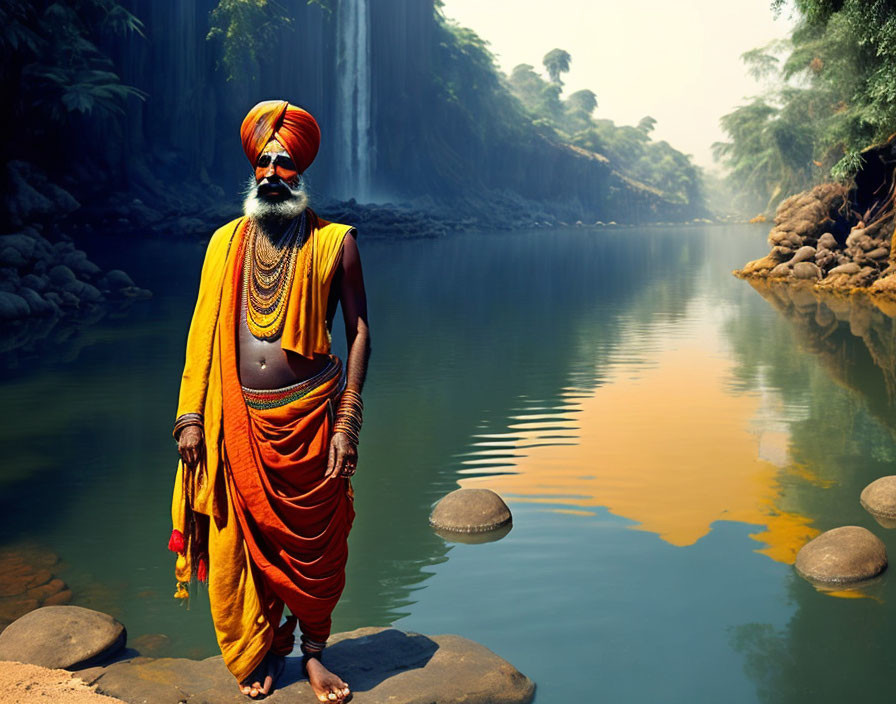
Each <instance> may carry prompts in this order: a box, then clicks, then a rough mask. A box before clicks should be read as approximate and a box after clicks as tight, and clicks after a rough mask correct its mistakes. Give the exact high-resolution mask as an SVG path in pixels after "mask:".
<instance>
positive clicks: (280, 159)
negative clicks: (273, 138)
mask: <svg viewBox="0 0 896 704" xmlns="http://www.w3.org/2000/svg"><path fill="white" fill-rule="evenodd" d="M270 165H271V155H270V154H262V155H261V156H260V157H259V158H258V168H260V169H266V168H268V167H269V166H270ZM274 166H275V167H278V166H279V167H280V168H281V169H289V170H290V171H295V170H296V165H295V164H294V163H293V160H292V159H290V158H289V157H288V156H286V155H284V154H278V155H277V158H276V159H274Z"/></svg>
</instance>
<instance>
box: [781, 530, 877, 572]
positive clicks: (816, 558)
mask: <svg viewBox="0 0 896 704" xmlns="http://www.w3.org/2000/svg"><path fill="white" fill-rule="evenodd" d="M886 567H887V549H886V547H885V546H884V544H883V541H882V540H881V539H880V538H878V537H877V536H876V535H874V534H873V533H872V532H871V531H869V530H867V529H866V528H861V527H860V526H842V527H841V528H834V529H833V530H829V531H826V532H824V533H822V534H821V535H819V536H818V537H817V538H815V539H814V540H810V541H809V542H808V543H806V544H805V545H804V546H803V547H802V548H801V549H800V551H799V553H797V556H796V571H797V572H798V573H799V574H800V576H802V577H804V578H806V579H808V580H809V581H810V582H820V583H823V584H845V583H849V582H861V581H863V580H866V579H871V578H872V577H876V576H877V575H879V574H880V573H881V572H883V571H884V570H885V569H886Z"/></svg>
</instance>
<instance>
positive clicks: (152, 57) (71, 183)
mask: <svg viewBox="0 0 896 704" xmlns="http://www.w3.org/2000/svg"><path fill="white" fill-rule="evenodd" d="M121 4H122V5H124V6H125V7H126V8H127V9H128V10H130V11H131V12H132V13H133V14H134V15H136V16H137V17H138V18H140V20H142V22H143V23H144V33H145V38H144V37H139V36H136V35H130V36H128V37H127V38H122V37H118V38H112V39H108V40H107V42H108V44H107V46H104V47H103V48H104V50H105V51H106V53H107V54H108V55H109V56H110V57H111V58H112V60H113V62H114V64H115V69H116V70H117V72H118V73H119V74H120V76H121V79H122V81H123V82H124V83H126V84H128V85H132V86H135V87H136V88H139V89H140V90H142V91H144V92H145V93H146V95H147V98H146V100H145V101H140V100H138V99H137V98H134V97H130V98H128V104H127V107H126V115H125V118H124V119H123V120H121V121H120V122H119V124H116V123H115V122H114V121H113V120H111V119H109V118H103V119H91V118H90V117H88V118H83V119H79V120H76V121H73V123H72V125H71V129H72V131H73V135H75V136H77V140H76V142H77V145H78V146H77V147H76V151H80V152H81V154H80V156H81V157H87V158H86V159H85V158H79V159H76V160H75V161H76V163H78V164H82V166H81V167H79V168H80V169H81V170H80V171H79V170H78V168H75V169H74V170H73V172H72V174H71V177H70V178H69V180H68V182H67V183H66V187H69V188H74V189H75V190H76V191H77V192H76V196H77V197H79V198H80V199H81V200H82V202H90V201H91V194H90V193H89V192H88V191H89V189H90V188H91V185H87V184H92V187H94V188H95V191H94V195H96V194H98V193H102V192H106V191H108V186H107V184H108V181H111V182H112V183H113V184H114V186H115V187H116V188H118V187H120V188H121V189H122V190H124V191H126V192H132V193H134V194H136V195H137V196H139V197H141V198H142V199H143V200H144V201H146V200H147V199H149V200H150V201H156V202H157V203H158V204H159V205H160V206H162V207H163V209H164V207H165V206H167V205H168V204H167V203H166V202H165V201H168V202H171V201H175V203H174V204H173V208H172V209H174V210H179V211H180V212H183V213H189V211H190V210H191V209H194V208H197V207H198V204H201V203H202V202H203V200H214V199H217V200H220V199H221V198H222V197H223V198H225V199H227V200H231V201H233V200H235V199H236V198H237V196H238V194H239V192H240V190H241V189H242V187H243V184H244V182H245V179H246V178H248V176H249V175H250V173H251V172H250V169H249V165H248V163H247V162H246V160H245V157H244V155H243V153H242V149H241V146H240V140H239V125H240V123H241V121H242V119H243V117H244V115H245V114H246V112H247V111H248V109H249V108H250V107H251V106H252V105H254V104H255V103H256V102H258V101H259V100H265V99H271V98H283V99H287V100H290V101H291V102H294V103H297V104H299V105H301V106H303V107H305V108H307V109H308V110H309V111H310V112H311V113H312V114H313V115H314V116H315V117H316V118H317V119H318V121H319V123H320V125H321V128H322V144H321V150H320V153H319V156H318V158H317V160H316V161H315V163H314V165H313V166H312V167H311V169H310V170H309V179H310V183H311V187H312V193H313V195H314V196H316V197H319V196H329V195H331V194H332V193H334V192H337V191H336V186H337V184H339V183H344V182H345V179H344V174H343V173H340V170H344V169H345V167H344V166H340V163H339V160H338V155H337V151H338V148H337V143H338V140H339V134H340V131H339V121H340V119H345V108H344V107H343V106H342V105H340V100H342V98H340V91H339V85H338V80H337V79H338V75H337V64H338V62H339V57H338V56H337V54H338V47H337V31H338V27H337V25H338V22H339V17H338V12H339V2H337V1H336V0H331V1H330V2H327V3H323V4H320V3H316V2H315V3H311V4H309V3H308V2H307V1H306V0H280V3H279V7H280V8H281V11H282V13H283V14H285V15H287V16H289V17H291V18H292V21H291V22H290V23H289V24H288V25H284V26H278V27H277V28H276V29H275V30H274V31H273V32H271V33H270V36H269V37H268V38H267V39H266V40H265V41H264V42H263V46H262V49H261V51H259V52H258V58H259V67H260V70H259V72H258V77H257V80H252V81H248V80H240V79H237V80H227V75H226V74H227V72H226V71H222V70H220V69H219V68H216V66H217V63H218V60H219V56H220V53H221V52H220V45H219V44H217V43H216V42H213V41H209V40H207V38H206V37H207V35H208V32H209V28H210V12H211V11H212V10H213V9H214V8H215V7H216V6H217V4H218V3H217V0H178V2H154V1H153V0H121ZM447 36H448V35H447V34H446V30H445V27H444V25H442V24H441V23H440V21H439V19H438V17H437V15H436V13H435V8H434V6H433V0H372V1H370V26H369V33H368V37H369V66H370V125H371V130H370V131H371V136H370V140H369V141H370V149H369V152H370V180H371V187H370V193H371V195H372V197H373V198H375V199H377V200H381V201H382V200H405V199H412V198H415V197H419V196H431V197H432V198H433V199H435V200H436V201H439V202H442V203H445V204H448V205H455V206H460V207H465V208H469V209H472V210H474V211H476V210H479V211H480V212H482V211H485V210H487V209H488V207H489V202H490V201H493V200H494V199H495V198H496V197H498V196H501V197H504V199H505V201H506V200H507V198H510V199H511V200H512V199H513V198H519V199H521V200H524V201H536V202H538V203H540V204H542V205H543V208H544V210H545V212H552V213H554V214H556V215H557V216H558V217H561V219H573V220H574V219H581V220H583V221H586V222H587V221H594V220H596V219H602V220H612V219H615V220H618V221H644V220H656V219H682V218H684V217H693V216H694V215H695V214H697V213H693V212H688V208H687V207H686V206H685V207H683V206H680V205H676V204H672V203H669V202H667V201H665V200H664V199H663V197H662V195H661V194H659V193H658V192H656V191H654V190H652V189H649V188H647V187H644V186H642V185H641V184H638V183H635V182H633V181H630V180H627V179H625V178H623V177H621V176H619V175H618V174H617V173H615V172H614V170H613V168H612V164H610V163H609V162H608V161H607V160H606V159H604V158H602V157H600V156H597V155H594V154H591V153H589V152H585V151H583V150H577V149H575V148H572V147H569V146H566V145H562V144H560V143H557V142H556V141H554V140H552V139H551V138H550V137H548V136H545V135H542V134H541V133H540V132H539V131H538V130H537V129H535V128H533V126H532V125H531V124H530V123H529V122H528V120H526V119H524V118H523V117H522V116H521V115H519V119H516V117H515V116H516V115H517V113H515V112H514V110H515V109H516V108H514V106H513V104H512V99H510V98H509V96H508V94H506V91H503V89H500V86H499V84H498V83H497V80H496V78H495V77H494V76H491V77H490V76H489V75H488V71H486V70H484V69H482V67H480V71H479V73H478V74H476V73H475V70H474V69H475V67H472V66H468V65H467V64H466V63H464V62H465V61H466V59H465V58H464V57H463V56H459V57H458V56H457V55H455V56H451V55H449V53H446V37H447ZM448 43H450V42H448ZM468 71H469V72H470V76H471V77H470V78H469V79H468V77H467V72H468ZM452 81H453V83H452ZM458 87H460V88H461V89H462V91H463V92H462V94H461V95H460V96H458V92H459V91H458V90H457V88H458ZM495 115H505V116H506V117H505V118H504V119H495ZM83 164H89V168H85V167H84V166H83ZM97 164H99V165H101V166H102V167H103V168H102V169H101V175H100V177H99V178H95V175H96V173H97V172H96V170H95V169H94V167H95V166H96V165H97ZM104 181H105V182H104ZM502 194H503V195H502ZM206 196H207V198H206Z"/></svg>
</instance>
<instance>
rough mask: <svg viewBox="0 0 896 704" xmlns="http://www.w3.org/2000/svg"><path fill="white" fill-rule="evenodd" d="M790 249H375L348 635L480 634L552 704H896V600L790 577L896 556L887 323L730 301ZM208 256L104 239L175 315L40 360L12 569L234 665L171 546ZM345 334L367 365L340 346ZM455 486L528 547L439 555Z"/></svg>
mask: <svg viewBox="0 0 896 704" xmlns="http://www.w3.org/2000/svg"><path fill="white" fill-rule="evenodd" d="M766 234H767V226H748V225H736V226H734V225H732V226H715V227H653V228H623V227H619V228H604V229H601V230H592V229H572V228H571V229H560V230H546V229H545V230H536V231H528V232H513V233H509V232H468V233H462V234H458V235H456V236H451V237H445V238H439V239H412V240H401V241H390V240H365V239H364V238H363V233H362V236H361V240H360V247H361V252H362V257H363V263H364V275H365V280H366V285H367V289H368V296H369V308H370V326H371V332H372V348H373V354H372V357H371V364H370V370H369V376H368V382H367V386H366V388H365V393H364V401H365V414H364V415H365V425H364V429H363V434H362V440H361V445H360V448H359V454H360V461H359V465H358V473H357V475H356V478H355V481H354V487H355V492H356V498H355V507H356V511H357V517H356V520H355V524H354V528H353V531H352V535H351V541H350V558H349V566H348V585H347V587H346V591H345V593H344V596H343V599H342V601H341V602H340V604H339V606H338V607H337V610H336V612H335V614H334V630H337V631H342V630H349V629H353V628H357V627H361V626H369V625H373V626H387V625H395V626H396V627H398V628H401V629H403V630H413V631H418V632H424V633H458V634H460V635H463V636H466V637H468V638H472V639H474V640H477V641H479V642H481V643H483V644H484V645H486V646H487V647H489V648H491V649H492V650H494V651H495V652H497V653H498V654H499V655H501V656H502V657H504V658H506V659H508V660H509V661H510V662H512V663H513V664H514V665H515V666H516V667H518V668H519V669H520V670H521V671H523V672H524V673H525V674H527V675H528V676H530V677H532V678H533V679H534V680H535V681H536V682H537V685H538V694H537V702H539V703H540V704H548V703H552V702H572V701H579V702H591V701H606V702H626V703H628V702H633V703H641V702H644V703H647V702H651V703H653V702H664V703H669V702H682V703H685V702H688V703H690V702H726V703H728V704H734V703H740V702H743V703H747V702H787V703H796V702H810V701H811V702H835V701H838V702H839V701H852V700H856V699H858V698H861V697H870V696H875V695H878V694H879V693H882V692H885V691H888V688H889V686H890V683H891V677H890V672H891V668H892V665H891V660H892V657H891V654H892V653H893V652H896V643H894V641H896V609H894V608H890V604H891V603H893V604H896V598H894V597H896V595H894V594H893V593H892V592H893V591H894V589H896V583H894V584H891V583H890V582H891V581H892V580H891V579H890V578H889V577H887V576H886V574H885V576H884V577H883V578H882V579H881V580H878V582H876V583H875V584H873V585H872V586H870V587H868V588H866V589H864V590H862V591H858V592H846V593H835V594H825V593H822V592H819V591H817V590H816V589H815V588H813V587H812V586H811V585H809V584H808V583H806V582H804V581H803V580H801V579H800V578H799V577H797V576H796V574H795V573H794V570H793V567H792V562H793V559H794V556H795V554H796V551H797V550H798V549H799V547H800V546H801V545H802V544H804V543H805V542H806V541H807V540H808V539H810V538H811V537H813V536H814V535H816V534H817V533H818V532H819V531H822V530H826V529H828V528H833V527H836V526H839V525H850V524H854V525H862V526H865V527H868V528H869V529H871V530H873V531H874V532H875V533H876V534H877V535H879V536H880V537H881V538H882V539H883V540H884V541H885V542H886V543H887V545H888V547H889V548H890V551H891V553H892V552H893V550H894V548H896V541H894V537H893V533H892V532H891V531H888V530H886V529H884V528H882V527H881V526H879V525H877V523H875V521H874V520H873V519H872V518H871V517H870V516H868V515H867V514H866V513H865V512H864V511H863V509H862V508H861V506H860V505H859V502H858V495H859V492H860V491H861V489H862V488H863V487H864V486H865V485H866V484H867V483H869V482H870V481H872V480H873V479H875V478H877V477H879V476H882V475H885V474H893V473H894V471H893V465H894V460H896V443H894V433H893V428H894V426H896V415H894V413H893V403H894V401H893V398H892V396H891V393H892V392H893V390H894V388H896V384H894V383H893V382H894V379H896V374H894V369H896V354H890V353H889V352H888V350H889V351H890V352H893V351H894V350H896V333H894V327H893V325H892V318H889V317H888V316H886V315H885V314H884V313H883V312H881V311H879V310H877V309H876V308H873V307H872V306H866V309H863V310H862V311H860V312H859V313H857V314H853V313H852V312H851V311H850V310H849V309H848V308H849V306H848V305H847V306H846V308H847V309H846V310H845V312H844V310H842V306H841V310H839V317H838V311H835V310H833V309H831V308H829V307H827V306H824V305H822V304H818V303H816V302H815V301H814V300H812V299H811V297H810V299H805V298H803V299H800V298H799V297H794V300H790V299H788V298H787V294H786V293H780V292H779V293H778V294H773V293H769V292H765V294H766V297H764V296H763V295H760V293H759V292H757V291H756V290H754V288H753V287H751V286H750V285H749V284H748V283H746V282H743V281H740V280H738V279H735V278H734V277H733V276H731V273H730V272H731V270H732V269H734V268H736V267H739V266H740V265H742V264H743V263H745V262H746V261H747V260H749V259H754V258H757V257H760V256H763V255H764V254H765V253H766V251H767V245H766V242H765V236H766ZM203 251H204V247H203V246H202V245H200V244H195V243H187V242H176V243H170V242H161V241H158V240H156V241H153V240H137V241H131V242H129V241H127V240H126V239H124V238H122V237H114V238H113V237H109V238H108V239H107V240H105V241H103V242H99V243H95V244H94V245H93V248H92V250H90V251H89V254H90V256H91V258H92V259H94V260H95V261H97V263H98V264H100V265H101V266H103V267H104V268H105V267H113V266H117V267H121V268H124V269H126V270H128V271H129V273H131V274H132V276H133V278H134V279H135V281H136V282H137V283H138V285H140V286H144V287H147V288H149V289H151V290H152V291H153V292H154V296H153V298H152V299H151V300H149V301H141V302H138V303H137V304H135V306H134V307H132V308H131V309H130V311H129V312H128V314H127V315H123V316H121V317H116V318H112V317H107V318H105V319H103V320H102V321H101V322H100V323H98V324H97V325H95V326H93V327H91V328H90V329H88V330H86V331H85V332H84V333H83V334H82V335H81V336H79V337H77V338H73V339H72V340H70V341H69V342H66V343H63V344H56V345H53V346H48V347H46V348H44V349H39V350H38V351H36V352H32V353H29V354H25V355H22V358H21V359H20V360H18V361H17V362H16V363H15V364H14V365H13V366H11V367H10V368H7V369H5V370H4V371H3V383H2V385H0V403H2V405H3V407H4V408H5V409H6V412H5V414H4V416H5V422H4V423H3V426H2V428H0V450H2V456H3V458H4V461H3V469H2V470H0V487H2V491H0V547H6V548H13V549H22V550H29V551H31V550H52V551H53V552H55V553H56V554H58V555H59V557H60V559H61V562H60V563H59V564H58V565H57V566H56V567H55V568H54V571H55V573H56V574H57V575H58V576H59V577H61V578H62V579H63V580H65V582H66V583H67V584H68V585H69V586H70V587H71V589H72V591H73V598H72V603H77V604H82V605H85V606H90V607H93V608H97V609H101V610H103V611H107V612H109V613H112V614H113V615H115V616H116V617H118V618H119V619H121V620H122V621H123V622H124V623H125V624H126V625H127V628H128V632H129V637H130V641H131V642H132V643H134V642H141V639H142V642H144V643H149V642H152V643H153V644H154V647H155V651H154V654H158V655H177V656H190V657H205V656H208V655H212V654H214V653H215V652H216V646H215V641H214V634H213V631H212V627H211V620H210V617H209V614H208V609H207V600H206V599H205V598H204V595H203V593H202V591H201V590H194V591H196V592H197V594H196V595H194V597H193V598H192V599H191V601H190V604H189V608H185V606H184V605H183V604H181V603H180V602H177V601H175V600H174V599H173V598H172V594H173V592H174V586H175V583H174V578H173V560H172V558H171V555H170V553H168V552H167V550H166V543H167V539H168V535H169V533H170V521H169V500H170V491H171V484H172V479H173V472H174V469H175V465H176V449H175V445H174V442H173V440H172V439H171V435H170V432H171V425H172V422H173V420H174V414H175V407H176V401H177V390H178V384H179V380H180V372H181V368H182V364H183V354H184V342H185V337H186V331H187V327H188V325H189V320H190V315H191V313H192V307H193V303H194V301H195V294H196V287H197V284H198V274H199V266H200V264H201V258H202V254H203ZM775 296H777V298H776V297H775ZM835 307H836V306H835ZM334 339H335V340H336V346H335V349H336V352H337V353H338V354H340V356H342V355H343V353H344V339H343V335H342V333H341V329H340V321H339V320H338V319H337V323H336V330H334ZM888 354H890V356H888ZM459 485H461V486H470V487H488V488H492V489H494V490H496V491H498V492H499V493H500V494H501V495H502V496H504V497H505V499H506V500H507V502H508V504H509V506H510V508H511V510H512V511H513V514H514V525H513V529H512V530H511V531H510V533H509V534H507V535H506V536H505V537H503V538H502V539H500V540H498V541H495V542H490V543H485V544H477V545H471V544H463V543H455V542H448V541H445V540H443V539H442V538H440V537H439V536H437V535H435V534H434V533H433V531H432V530H431V529H430V528H429V527H428V524H427V519H428V515H429V512H430V510H431V507H432V506H433V504H434V503H435V502H436V501H437V500H438V499H439V498H440V497H441V496H443V495H444V494H446V493H447V492H449V491H451V490H453V489H455V488H457V487H458V486H459ZM840 597H857V598H840ZM156 634H162V635H161V636H159V635H156ZM347 679H348V680H349V682H351V678H350V677H348V678H347Z"/></svg>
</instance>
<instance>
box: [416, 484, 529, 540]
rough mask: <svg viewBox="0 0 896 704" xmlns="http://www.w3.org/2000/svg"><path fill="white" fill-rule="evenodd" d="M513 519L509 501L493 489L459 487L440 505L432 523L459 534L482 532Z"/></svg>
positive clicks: (445, 497) (434, 510)
mask: <svg viewBox="0 0 896 704" xmlns="http://www.w3.org/2000/svg"><path fill="white" fill-rule="evenodd" d="M511 520H512V516H511V515H510V509H509V508H507V504H505V503H504V500H503V499H502V498H501V497H500V496H498V495H497V494H496V493H495V492H493V491H492V490H491V489H457V490H455V491H452V492H451V493H450V494H448V495H446V496H444V497H442V499H441V500H440V501H439V503H437V504H436V507H435V508H434V509H433V510H432V514H431V515H430V516H429V525H431V526H433V527H434V528H438V529H439V530H447V531H452V532H457V533H482V532H485V531H489V530H494V529H496V528H500V527H502V526H505V525H507V524H508V523H510V522H511Z"/></svg>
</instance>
